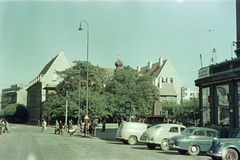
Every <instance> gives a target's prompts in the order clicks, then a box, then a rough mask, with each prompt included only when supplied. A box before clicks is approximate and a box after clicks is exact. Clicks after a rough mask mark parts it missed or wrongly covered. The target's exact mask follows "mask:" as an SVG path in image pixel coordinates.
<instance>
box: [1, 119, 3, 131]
mask: <svg viewBox="0 0 240 160" xmlns="http://www.w3.org/2000/svg"><path fill="white" fill-rule="evenodd" d="M2 126H3V124H2V119H0V135H1V134H2Z"/></svg>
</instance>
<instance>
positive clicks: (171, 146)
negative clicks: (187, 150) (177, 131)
mask: <svg viewBox="0 0 240 160" xmlns="http://www.w3.org/2000/svg"><path fill="white" fill-rule="evenodd" d="M167 146H168V147H170V148H177V149H180V147H179V146H176V145H175V144H173V145H167Z"/></svg>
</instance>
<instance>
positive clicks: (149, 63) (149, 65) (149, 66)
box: [148, 62, 152, 71]
mask: <svg viewBox="0 0 240 160" xmlns="http://www.w3.org/2000/svg"><path fill="white" fill-rule="evenodd" d="M151 68H152V62H148V71H149V70H150V69H151Z"/></svg>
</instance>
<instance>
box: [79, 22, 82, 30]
mask: <svg viewBox="0 0 240 160" xmlns="http://www.w3.org/2000/svg"><path fill="white" fill-rule="evenodd" d="M78 30H79V31H81V30H82V25H81V23H80V27H79V29H78Z"/></svg>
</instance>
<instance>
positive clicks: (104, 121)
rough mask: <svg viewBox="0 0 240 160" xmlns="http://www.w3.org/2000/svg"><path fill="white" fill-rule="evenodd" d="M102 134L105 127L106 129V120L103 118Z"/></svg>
mask: <svg viewBox="0 0 240 160" xmlns="http://www.w3.org/2000/svg"><path fill="white" fill-rule="evenodd" d="M102 123H103V124H102V132H105V127H106V119H105V118H104V119H103V122H102Z"/></svg>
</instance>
